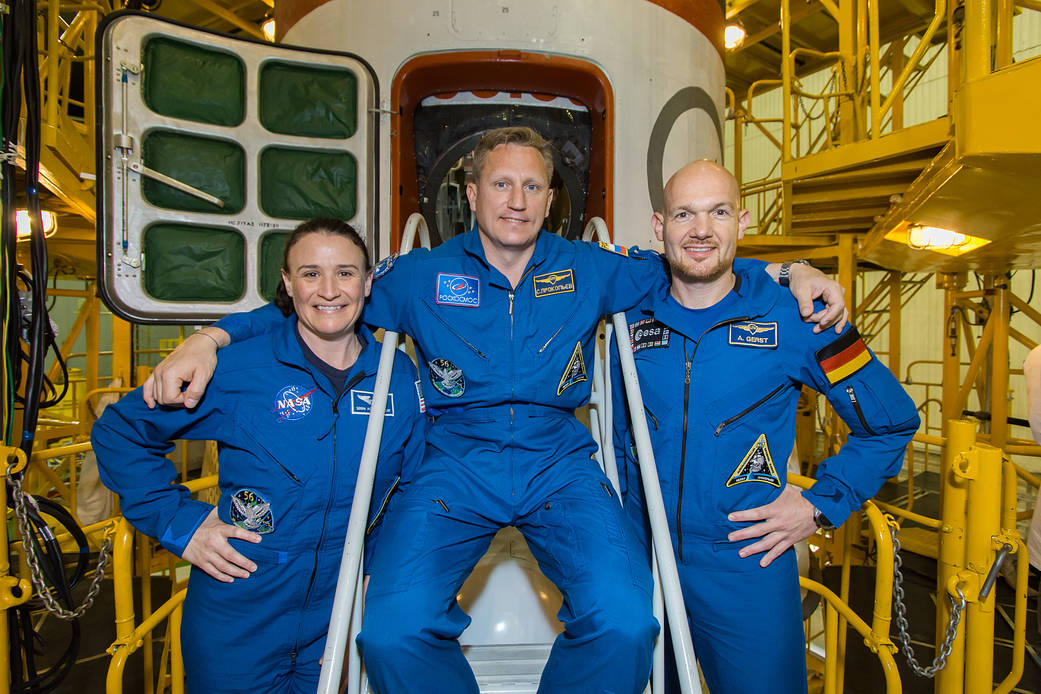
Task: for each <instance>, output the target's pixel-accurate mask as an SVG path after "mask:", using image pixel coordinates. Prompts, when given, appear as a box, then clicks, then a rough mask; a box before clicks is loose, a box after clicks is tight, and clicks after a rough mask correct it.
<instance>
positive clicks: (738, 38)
mask: <svg viewBox="0 0 1041 694" xmlns="http://www.w3.org/2000/svg"><path fill="white" fill-rule="evenodd" d="M745 35H746V32H745V25H744V24H742V23H741V20H740V19H738V18H736V17H735V18H734V19H733V20H731V21H730V22H728V23H727V25H726V26H725V27H724V28H723V46H724V47H726V49H727V50H728V51H732V50H734V49H736V48H738V47H739V46H740V45H741V44H742V43H744V42H745Z"/></svg>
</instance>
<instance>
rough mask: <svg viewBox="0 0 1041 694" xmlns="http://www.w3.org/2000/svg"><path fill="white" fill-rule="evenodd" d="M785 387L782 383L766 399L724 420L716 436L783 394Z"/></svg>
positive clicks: (761, 399)
mask: <svg viewBox="0 0 1041 694" xmlns="http://www.w3.org/2000/svg"><path fill="white" fill-rule="evenodd" d="M784 385H785V384H783V383H782V384H781V385H779V386H777V387H776V388H774V389H773V390H771V391H770V392H769V393H768V394H767V395H766V397H763V398H760V399H759V400H757V401H756V402H755V404H753V405H749V406H748V407H746V408H745V409H743V410H741V411H740V412H738V413H737V414H736V415H734V416H733V417H731V418H730V419H725V420H723V421H722V422H720V424H719V426H718V427H716V436H719V433H720V432H721V431H723V430H724V429H726V428H727V427H728V426H730V425H731V424H733V423H734V422H736V421H737V420H739V419H741V418H742V417H744V416H745V415H746V414H748V413H749V412H751V411H752V410H754V409H755V408H757V407H759V406H760V405H762V404H763V403H764V402H766V401H767V400H769V399H770V398H772V397H773V396H775V395H777V394H778V393H780V392H781V390H782V389H784Z"/></svg>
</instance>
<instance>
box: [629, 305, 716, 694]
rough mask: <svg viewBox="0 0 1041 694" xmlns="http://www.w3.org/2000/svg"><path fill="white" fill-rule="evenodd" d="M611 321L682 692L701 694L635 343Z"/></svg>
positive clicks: (684, 693) (685, 693)
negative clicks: (635, 354) (640, 379)
mask: <svg viewBox="0 0 1041 694" xmlns="http://www.w3.org/2000/svg"><path fill="white" fill-rule="evenodd" d="M612 320H613V322H614V330H615V341H616V343H617V345H618V357H619V362H620V364H621V368H622V378H623V380H624V381H625V396H626V399H627V401H628V403H629V412H630V414H631V417H630V418H631V420H632V427H633V438H634V439H635V440H636V455H637V457H638V458H639V462H640V477H642V478H643V491H644V501H645V503H646V506H647V516H648V517H649V518H650V522H651V537H652V539H653V541H654V556H655V558H656V559H657V560H658V568H659V570H660V573H661V584H662V593H663V594H664V595H665V613H666V615H667V617H668V622H669V629H670V632H671V634H672V646H673V651H674V652H675V654H676V667H677V669H678V670H679V680H680V691H681V692H683V694H701V680H700V679H699V677H698V664H697V660H696V659H695V656H694V644H693V642H692V641H691V638H690V625H688V624H687V613H686V610H685V609H684V606H683V591H682V589H681V587H680V577H679V570H678V569H677V567H676V555H675V553H674V552H673V549H672V536H671V535H670V534H669V523H668V520H667V519H666V516H665V503H664V502H663V501H662V496H661V485H660V484H659V483H658V468H657V466H656V465H655V462H654V451H653V450H651V437H650V432H649V431H648V430H647V418H646V417H645V416H644V414H643V396H642V395H641V393H640V381H639V378H638V377H637V374H636V362H635V361H634V360H633V349H632V344H631V343H630V342H629V340H628V339H627V338H628V336H629V330H628V325H627V324H626V322H625V314H624V313H616V314H614V316H612Z"/></svg>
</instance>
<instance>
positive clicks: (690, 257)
mask: <svg viewBox="0 0 1041 694" xmlns="http://www.w3.org/2000/svg"><path fill="white" fill-rule="evenodd" d="M748 220H749V212H748V210H742V209H740V192H739V189H738V185H737V181H736V180H734V177H733V176H732V175H731V174H730V172H729V171H727V170H726V169H724V168H723V167H722V166H719V165H718V164H715V163H713V162H710V161H696V162H693V163H691V164H688V165H687V166H685V167H683V168H682V169H680V170H679V171H678V172H676V174H675V175H674V176H673V177H672V178H671V179H669V183H668V185H666V186H665V210H664V212H655V213H654V218H653V220H652V226H653V227H654V233H655V235H656V236H657V237H658V240H659V241H662V242H663V243H664V244H665V257H666V259H667V260H668V261H669V265H670V266H671V267H672V275H673V282H674V283H675V282H680V283H687V284H691V285H699V284H712V283H715V282H716V281H718V280H720V279H721V278H724V277H726V276H729V274H730V271H731V267H732V265H733V262H734V254H735V253H736V251H737V242H738V239H741V238H742V237H743V236H744V235H745V227H747V226H748Z"/></svg>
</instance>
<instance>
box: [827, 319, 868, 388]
mask: <svg viewBox="0 0 1041 694" xmlns="http://www.w3.org/2000/svg"><path fill="white" fill-rule="evenodd" d="M815 355H816V357H817V363H818V364H820V367H821V371H823V372H824V375H825V376H827V377H828V382H829V383H831V384H832V385H835V384H836V383H838V382H839V381H841V380H842V379H844V378H847V377H849V376H852V375H853V374H855V373H856V372H857V371H860V369H862V368H863V367H864V366H866V365H867V364H868V363H869V362H870V361H871V352H869V351H868V348H867V345H865V344H864V340H862V339H861V337H860V333H859V332H857V329H856V328H850V329H849V330H847V331H846V334H845V335H842V336H841V337H840V338H839V339H837V340H835V341H834V342H832V343H831V344H830V345H828V346H827V347H823V348H821V349H819V350H817V352H816V353H815Z"/></svg>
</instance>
